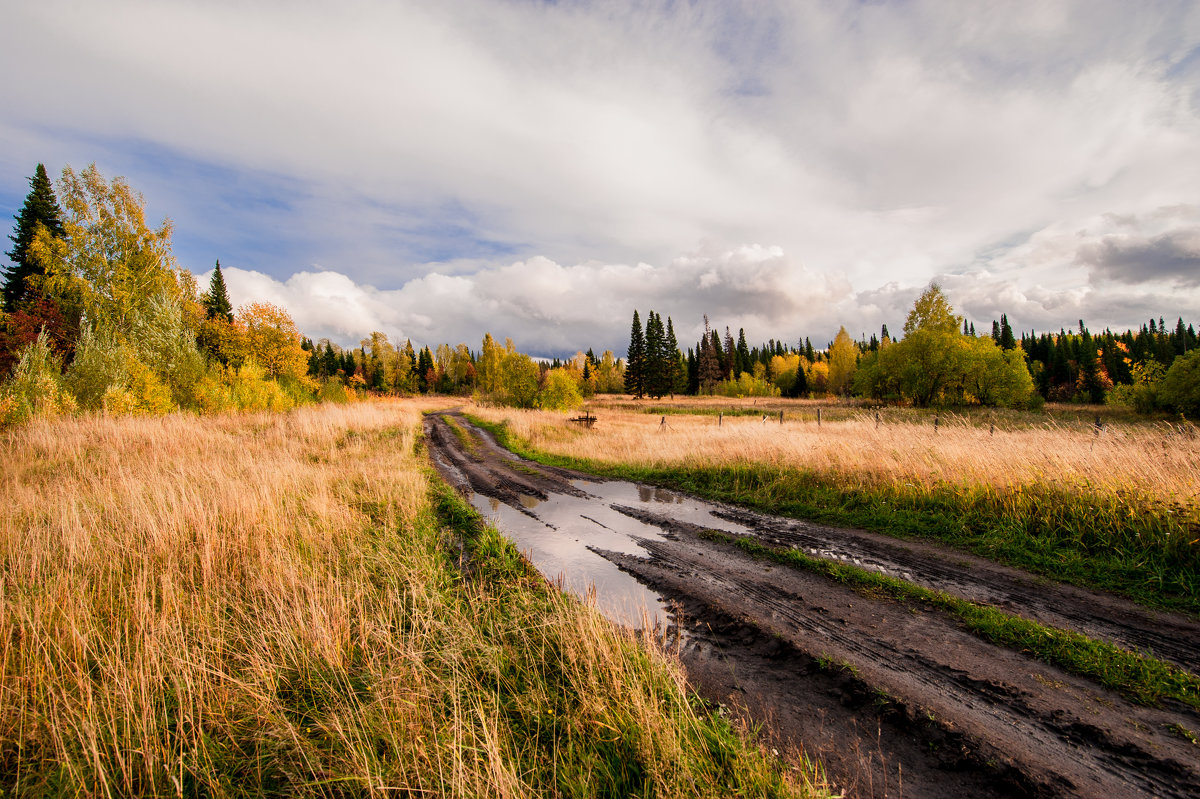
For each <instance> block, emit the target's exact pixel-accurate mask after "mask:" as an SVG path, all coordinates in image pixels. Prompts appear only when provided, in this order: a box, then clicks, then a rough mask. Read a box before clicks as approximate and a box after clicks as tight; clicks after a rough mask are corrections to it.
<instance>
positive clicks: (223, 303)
mask: <svg viewBox="0 0 1200 799" xmlns="http://www.w3.org/2000/svg"><path fill="white" fill-rule="evenodd" d="M200 302H201V303H202V304H203V305H204V310H205V312H206V313H207V314H208V318H209V319H212V318H214V317H222V318H224V319H225V321H226V322H232V321H233V304H232V303H230V302H229V292H228V291H226V289H225V278H224V276H223V275H222V274H221V262H220V260H218V261H217V265H216V266H215V267H213V273H212V277H211V278H209V281H208V291H206V292H204V294H203V295H201V297H200Z"/></svg>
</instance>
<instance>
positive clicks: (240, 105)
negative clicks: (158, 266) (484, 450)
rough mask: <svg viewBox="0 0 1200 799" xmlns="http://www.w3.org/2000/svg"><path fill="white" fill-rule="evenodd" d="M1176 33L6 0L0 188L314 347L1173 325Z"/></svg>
mask: <svg viewBox="0 0 1200 799" xmlns="http://www.w3.org/2000/svg"><path fill="white" fill-rule="evenodd" d="M1198 36H1200V7H1198V6H1196V5H1195V4H1186V3H1185V4H1177V5H1172V4H1149V5H1148V4H1130V3H1127V2H1123V0H1078V2H1063V3H1053V4H1046V3H1037V2H1028V3H1018V4H1016V5H1015V6H1014V4H1013V3H1009V2H997V3H973V4H969V5H967V4H962V3H960V2H957V1H956V0H915V1H914V2H906V3H854V4H849V3H847V4H840V3H828V4H817V3H804V4H796V3H789V2H782V0H781V1H780V2H772V0H765V1H764V2H757V3H752V4H730V3H701V4H689V3H669V2H662V3H657V2H649V3H644V2H632V1H631V2H612V3H588V2H581V3H562V4H555V3H533V2H516V1H514V2H494V1H493V0H462V2H455V3H432V4H431V3H418V2H393V1H392V0H352V2H349V3H343V4H339V5H338V6H336V7H335V6H332V5H327V4H320V3H315V4H313V3H309V4H295V3H288V2H285V0H262V2H258V3H254V4H250V5H247V4H243V3H233V2H221V1H218V2H203V3H201V2H199V1H198V0H195V1H194V2H190V1H188V0H167V1H164V2H144V1H143V0H113V1H112V2H107V3H104V4H86V3H85V4H78V3H72V2H68V0H42V2H38V3H8V4H3V6H2V7H0V69H3V70H4V71H5V72H7V73H9V74H14V75H16V74H20V75H21V76H22V78H21V80H12V81H6V82H3V84H0V106H2V107H4V108H5V115H4V119H3V120H0V137H2V138H3V140H4V141H5V143H6V147H5V149H4V152H0V186H3V187H4V189H3V191H2V192H0V194H3V196H2V197H0V203H2V204H3V205H5V206H9V207H14V208H15V207H17V206H18V205H19V202H20V197H21V196H23V192H24V191H25V187H26V184H25V182H24V178H25V176H27V175H28V174H30V172H31V170H32V164H34V163H36V162H37V161H45V162H46V163H47V166H48V167H50V168H51V170H52V171H53V170H55V169H57V168H59V167H61V165H62V164H64V163H67V162H70V163H72V164H73V165H75V166H76V167H79V166H82V165H83V164H86V163H88V162H90V161H92V160H96V161H98V162H99V166H100V168H101V169H102V171H104V172H105V174H107V175H110V176H112V175H117V174H123V175H125V176H126V177H127V178H128V179H129V181H130V183H131V185H133V186H135V187H137V188H138V189H140V190H141V191H143V192H144V193H145V194H146V197H147V201H148V211H149V214H150V216H151V217H152V218H155V219H157V218H161V217H162V216H164V215H169V216H170V217H171V218H172V219H173V220H174V221H175V223H176V231H177V234H176V252H177V254H178V255H179V257H180V260H181V262H182V263H184V264H185V265H187V266H189V267H191V268H193V269H196V270H200V269H207V268H208V267H209V266H211V263H212V262H213V260H215V259H216V258H220V259H221V262H222V265H223V266H224V267H226V268H227V269H230V270H231V271H232V270H234V269H237V270H240V271H242V272H245V273H246V274H247V275H249V274H250V273H258V274H259V275H260V277H258V278H255V279H254V280H251V279H250V278H247V286H248V287H249V286H251V285H253V286H256V287H257V288H255V289H254V290H256V291H257V290H261V291H263V292H268V293H272V292H273V293H274V295H275V296H278V297H288V298H290V301H293V302H296V303H300V304H301V305H300V306H298V307H297V309H296V311H295V313H296V315H297V317H298V318H299V317H301V316H305V317H306V318H311V319H312V320H313V323H314V325H316V326H317V327H318V328H319V329H320V330H323V331H327V332H328V333H329V334H330V335H335V334H336V335H337V336H339V337H340V336H345V337H350V338H352V337H354V336H357V335H360V334H359V333H356V332H354V330H356V329H357V327H355V325H356V324H357V325H358V326H361V325H362V324H364V323H366V322H367V321H369V322H370V323H371V324H372V325H375V324H378V325H380V326H383V325H389V324H390V325H394V326H395V327H396V328H397V329H403V330H405V331H413V333H412V334H413V335H414V337H422V338H423V337H425V336H429V337H430V339H431V340H446V339H461V340H464V341H468V342H469V341H473V340H474V339H475V338H476V337H477V335H478V333H479V332H480V330H481V329H495V331H496V332H499V329H500V328H502V327H507V328H508V329H509V330H512V331H514V332H516V334H517V335H516V336H514V337H516V338H518V339H520V337H521V336H522V335H526V334H528V335H529V336H531V337H534V340H535V341H537V343H538V345H539V346H543V347H545V348H547V349H549V350H553V349H556V348H563V349H571V350H573V349H574V348H576V347H579V346H585V345H587V344H590V343H591V342H594V341H595V342H598V341H599V340H600V339H601V338H604V337H606V336H608V337H609V339H610V340H611V334H608V333H606V332H604V331H608V330H612V329H616V328H625V327H627V325H628V321H627V317H628V316H629V314H630V312H631V310H632V307H634V306H635V305H636V306H637V307H639V308H641V309H642V310H643V311H644V310H646V308H647V307H654V308H655V309H656V310H661V311H663V312H664V313H673V314H674V315H675V316H676V317H677V321H679V322H680V323H681V324H686V325H687V326H688V328H689V333H688V335H689V336H694V335H695V332H696V331H695V327H696V326H697V325H698V324H702V323H701V321H700V319H701V316H702V314H703V313H708V314H709V316H710V318H712V319H714V321H716V323H717V324H721V325H724V324H726V323H728V324H731V325H738V326H740V325H744V326H746V327H747V330H748V335H751V333H750V332H749V331H750V330H752V329H757V330H759V331H760V333H759V335H763V336H775V337H778V336H781V335H785V334H786V335H793V334H795V335H812V336H813V337H814V339H815V338H817V337H818V336H820V337H821V338H825V337H827V336H829V337H831V336H832V333H833V332H836V330H837V327H838V325H839V324H843V323H844V324H847V325H848V326H854V327H858V328H860V330H858V331H856V334H857V333H858V332H867V333H868V334H869V332H870V331H871V330H873V329H874V328H876V327H878V325H880V324H882V323H888V324H889V327H895V326H896V325H898V324H899V323H901V322H902V321H903V317H904V315H905V313H906V311H907V306H908V305H909V304H911V299H912V298H913V297H915V295H916V293H919V291H920V289H921V288H922V287H923V286H924V285H926V284H927V283H928V281H929V280H930V279H934V278H938V279H943V280H944V281H945V282H946V284H947V285H948V286H950V285H953V286H954V287H955V291H957V292H960V294H961V297H962V300H961V301H960V302H961V304H962V307H963V310H964V312H966V313H968V314H971V315H978V316H979V318H980V320H981V321H984V320H985V319H987V320H988V321H990V318H989V317H988V315H989V314H992V313H998V312H1008V313H1009V316H1010V318H1012V317H1013V315H1014V312H1019V313H1021V314H1026V313H1027V314H1028V319H1029V320H1038V324H1042V322H1043V320H1047V321H1048V323H1049V324H1052V325H1053V326H1054V327H1055V328H1057V327H1058V326H1059V324H1061V323H1062V321H1063V320H1061V319H1058V318H1052V314H1054V313H1057V312H1062V313H1066V312H1068V311H1069V312H1070V313H1072V314H1074V313H1076V312H1083V313H1085V315H1086V316H1088V317H1089V318H1098V317H1099V316H1100V315H1101V313H1106V314H1107V313H1110V310H1111V312H1112V314H1113V315H1112V316H1110V317H1106V319H1109V318H1111V319H1114V320H1115V319H1118V318H1124V316H1125V314H1124V312H1123V311H1122V310H1121V308H1120V306H1119V304H1114V303H1113V301H1112V300H1113V299H1119V298H1120V297H1121V296H1125V297H1126V298H1128V299H1129V302H1130V304H1131V311H1132V310H1133V307H1134V306H1136V307H1139V308H1140V307H1141V304H1142V303H1143V301H1144V300H1145V301H1148V299H1149V298H1151V297H1160V298H1165V299H1166V300H1168V301H1169V302H1171V303H1172V306H1171V307H1175V308H1178V309H1179V310H1180V311H1181V312H1182V313H1183V315H1185V316H1189V317H1194V316H1196V315H1197V313H1200V301H1198V299H1197V293H1196V291H1194V289H1195V288H1196V281H1195V277H1194V275H1195V264H1194V252H1195V247H1194V240H1193V239H1192V238H1190V237H1191V236H1192V233H1190V232H1189V231H1192V230H1195V229H1196V223H1195V220H1194V218H1189V219H1183V218H1179V219H1176V220H1175V221H1173V222H1172V221H1170V220H1166V221H1161V220H1160V221H1156V220H1157V219H1158V217H1157V216H1156V215H1157V214H1159V213H1160V209H1163V208H1175V207H1180V206H1184V205H1187V204H1190V203H1194V202H1195V186H1196V185H1200V113H1198V109H1200V103H1198V102H1197V98H1198V97H1200V66H1198V65H1200V59H1197V57H1196V49H1195V42H1196V41H1197V37H1198ZM31 63H36V64H38V69H36V70H30V69H28V68H27V65H28V64H31ZM1118 217H1119V218H1123V219H1132V220H1135V224H1134V226H1133V227H1128V226H1126V227H1121V226H1120V225H1119V224H1118V223H1117V222H1116V221H1114V220H1117V219H1118ZM1080 231H1085V234H1084V235H1082V236H1080V235H1079V232H1080ZM748 242H751V243H753V242H759V243H762V244H761V245H759V244H747V243H748ZM1189 248H1190V249H1189ZM680 253H687V254H686V255H682V256H681V255H680ZM1189 253H1191V255H1189ZM1188 258H1193V260H1192V261H1188V260H1187V259H1188ZM1189 268H1190V269H1191V270H1192V271H1191V272H1190V273H1189V271H1188V270H1189ZM325 274H335V275H339V276H341V277H342V278H343V279H344V280H345V281H348V283H349V284H351V285H352V286H353V287H354V290H353V291H351V289H349V288H345V292H349V294H346V296H342V295H336V296H338V297H339V299H337V300H336V301H333V300H331V301H330V302H331V303H332V305H331V306H330V307H331V309H334V310H328V311H322V309H321V308H320V307H319V306H320V302H321V300H320V299H319V298H320V297H321V292H327V291H332V290H333V289H332V288H331V287H330V286H326V285H324V284H323V283H321V281H317V280H316V278H315V277H313V276H318V275H325ZM1133 274H1136V275H1137V276H1138V279H1140V280H1145V281H1149V282H1150V283H1153V284H1154V286H1153V287H1143V286H1139V285H1136V284H1135V283H1133V282H1130V280H1131V278H1130V275H1133ZM1189 274H1190V275H1191V276H1190V277H1189ZM459 279H461V280H459ZM323 280H326V281H329V280H332V278H329V277H326V278H323ZM255 281H257V282H255ZM1166 283H1170V284H1171V285H1173V286H1177V287H1182V288H1184V289H1187V290H1186V291H1181V292H1171V291H1168V290H1166V289H1165V288H1164V287H1163V286H1164V285H1165V284H1166ZM372 287H374V288H372ZM343 288H344V287H343ZM1131 289H1133V291H1131ZM247 290H248V291H249V290H250V289H249V288H248V289H247ZM355 292H357V293H355ZM521 292H523V293H521ZM351 295H353V296H355V297H357V299H356V300H355V302H359V303H361V304H360V305H358V306H354V305H353V304H352V303H351V300H350V296H351ZM330 296H335V295H330ZM410 298H426V299H425V300H424V301H422V300H421V299H410ZM428 298H433V299H428ZM452 298H457V300H458V304H456V302H455V300H454V299H452ZM952 299H954V297H952ZM430 303H432V304H435V305H436V308H426V307H424V306H425V304H430ZM289 307H290V306H289ZM675 308H677V309H678V310H677V311H673V310H672V309H675ZM337 309H340V310H337ZM1138 313H1139V314H1140V313H1141V311H1140V310H1139V311H1138ZM1068 321H1069V320H1068ZM1014 323H1015V322H1014ZM439 324H445V325H447V328H446V331H445V333H439V332H438V330H437V325H439ZM301 326H302V327H304V325H303V324H302V325H301ZM789 330H790V331H792V333H788V332H787V331H789ZM339 331H340V332H339ZM572 331H574V333H573V332H572ZM809 331H812V332H811V333H810V332H809ZM367 332H369V331H367ZM406 335H407V333H406ZM572 335H574V336H575V338H576V339H577V340H575V339H572ZM681 338H683V336H682V335H681ZM614 343H615V342H614Z"/></svg>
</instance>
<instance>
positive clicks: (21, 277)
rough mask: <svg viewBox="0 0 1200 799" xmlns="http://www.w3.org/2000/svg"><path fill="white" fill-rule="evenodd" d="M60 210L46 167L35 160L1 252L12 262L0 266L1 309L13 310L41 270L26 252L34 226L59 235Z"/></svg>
mask: <svg viewBox="0 0 1200 799" xmlns="http://www.w3.org/2000/svg"><path fill="white" fill-rule="evenodd" d="M61 215H62V211H61V210H60V209H59V207H58V200H57V199H55V197H54V188H53V187H52V186H51V185H50V178H49V177H48V176H47V175H46V167H45V166H43V165H42V164H38V165H37V168H36V169H35V170H34V172H33V177H31V178H30V179H29V194H28V195H27V196H26V197H25V205H23V206H21V210H20V212H19V213H18V214H17V215H16V216H14V217H13V219H15V220H16V221H17V224H16V227H15V229H14V231H13V235H11V236H9V239H11V240H12V242H13V245H14V246H13V248H12V249H11V250H10V251H8V252H7V253H5V255H7V256H8V257H9V259H10V260H11V261H12V266H10V267H8V268H7V269H5V270H4V287H3V289H2V291H3V295H4V310H6V311H15V310H16V309H17V307H18V306H19V305H20V304H21V302H22V300H24V299H26V295H27V292H28V290H29V285H28V281H29V278H31V277H33V276H35V275H41V274H44V272H45V270H44V269H43V267H42V266H41V264H39V263H37V262H35V261H34V260H33V258H32V257H31V255H30V253H29V245H30V244H32V243H33V237H34V235H35V234H36V233H37V230H38V227H39V226H42V227H45V228H46V230H48V231H49V232H50V235H52V236H54V237H55V238H62V237H63V236H64V235H65V232H64V230H63V224H62V220H61Z"/></svg>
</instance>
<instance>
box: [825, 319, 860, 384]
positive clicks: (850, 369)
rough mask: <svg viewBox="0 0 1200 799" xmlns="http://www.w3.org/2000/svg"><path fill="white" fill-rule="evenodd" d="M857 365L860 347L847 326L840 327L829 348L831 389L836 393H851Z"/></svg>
mask: <svg viewBox="0 0 1200 799" xmlns="http://www.w3.org/2000/svg"><path fill="white" fill-rule="evenodd" d="M857 365H858V347H857V346H855V344H854V341H853V340H852V339H851V338H850V334H849V333H847V332H846V328H845V327H842V328H839V329H838V334H837V336H836V337H835V338H834V339H833V346H831V347H830V348H829V391H830V392H832V393H834V394H849V393H850V383H851V382H852V381H853V380H854V369H855V367H856V366H857Z"/></svg>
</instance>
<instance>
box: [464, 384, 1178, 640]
mask: <svg viewBox="0 0 1200 799" xmlns="http://www.w3.org/2000/svg"><path fill="white" fill-rule="evenodd" d="M691 404H695V403H691ZM691 404H685V405H684V407H691ZM700 407H704V406H700ZM473 413H474V414H475V416H476V417H478V418H479V419H480V420H481V421H483V422H485V423H487V424H488V425H490V426H492V427H493V428H494V429H496V431H497V434H498V435H500V436H501V437H502V438H503V440H504V441H505V442H506V443H507V445H508V446H510V447H511V448H513V449H514V451H517V452H519V453H521V454H523V455H526V456H528V457H535V458H537V459H540V460H543V461H545V462H548V463H553V464H555V465H561V466H571V467H575V468H579V469H582V470H585V471H590V472H594V473H597V474H602V475H608V476H614V477H624V478H628V479H634V480H640V481H643V482H649V483H653V484H658V485H664V486H670V487H673V488H677V489H680V490H683V491H688V492H690V493H694V494H698V495H700V496H706V497H709V498H713V499H718V500H722V501H728V502H736V503H739V504H743V505H747V506H750V507H755V508H759V509H762V510H765V511H768V512H771V513H778V514H783V515H788V516H793V517H797V518H805V519H811V520H814V521H819V522H823V523H827V524H833V525H844V526H853V527H862V528H866V529H871V530H876V531H879V532H884V533H887V534H890V535H895V536H899V537H924V538H932V539H935V540H939V541H942V542H944V543H948V544H951V545H953V546H956V547H960V548H962V549H964V550H967V551H970V552H974V553H976V554H979V555H982V556H984V557H988V558H991V559H994V560H997V561H999V562H1003V563H1007V564H1009V565H1013V566H1017V567H1019V568H1023V569H1026V570H1029V571H1032V572H1034V573H1037V574H1041V575H1044V576H1046V577H1049V578H1051V579H1054V580H1059V581H1063V582H1068V583H1073V584H1076V585H1081V586H1086V587H1090V588H1099V589H1102V590H1108V591H1112V592H1115V593H1119V594H1122V595H1124V596H1127V597H1129V598H1131V599H1134V600H1135V601H1137V602H1140V603H1142V604H1144V605H1146V606H1148V607H1154V608H1162V609H1168V610H1176V611H1181V612H1184V613H1188V614H1191V615H1193V616H1200V446H1198V444H1197V439H1196V438H1195V431H1194V430H1193V429H1191V428H1188V427H1182V428H1181V427H1177V426H1170V425H1161V424H1160V425H1149V426H1146V425H1141V426H1125V425H1120V424H1116V423H1113V424H1112V425H1110V426H1109V427H1107V428H1105V429H1104V430H1102V431H1101V432H1099V433H1097V431H1096V429H1095V427H1094V425H1086V424H1083V422H1082V421H1077V422H1070V421H1068V422H1064V423H1063V424H1057V423H1041V424H1036V423H1034V422H1033V421H1032V419H1033V418H1034V417H1033V416H1032V415H1029V414H1026V415H1025V416H1023V417H1013V418H1011V419H1009V418H1008V417H1005V419H1006V422H1005V423H1004V425H1003V426H1001V425H996V428H997V429H995V430H993V428H992V423H989V424H988V425H987V426H981V425H978V424H976V423H975V422H974V421H972V420H971V419H962V418H958V417H952V416H946V417H945V418H942V419H941V420H940V422H941V423H940V425H939V428H938V429H937V431H936V432H935V431H934V430H933V428H932V425H931V424H929V423H928V421H927V420H926V419H925V417H924V416H923V415H919V414H918V415H904V416H901V415H897V414H898V412H897V411H894V410H892V411H889V413H891V414H892V416H891V417H890V419H888V420H881V421H880V422H879V423H877V422H876V420H875V417H874V413H873V412H865V413H864V412H857V413H854V414H853V415H847V416H846V417H845V418H844V419H843V420H842V421H830V422H826V423H824V424H822V425H821V426H817V425H816V424H814V423H812V422H806V421H797V422H791V423H785V424H783V425H780V424H779V423H778V422H777V421H771V420H768V422H767V423H765V424H764V423H762V422H761V421H758V420H744V419H737V418H732V419H729V420H728V421H727V422H726V423H724V424H722V425H720V426H718V425H716V424H715V422H714V420H712V419H711V418H709V417H706V416H703V415H695V414H689V415H682V416H675V417H672V419H671V421H670V422H668V424H667V425H665V426H663V425H661V424H660V423H659V421H660V420H659V419H658V418H656V417H651V416H648V415H647V414H644V413H640V412H636V411H622V410H619V409H617V408H615V407H614V408H612V409H610V410H609V411H607V412H606V413H603V414H601V418H600V421H599V423H598V424H597V425H596V427H595V428H593V429H592V430H590V431H579V430H574V429H570V428H569V427H568V426H566V425H563V424H562V423H561V421H560V420H559V419H558V417H556V416H555V415H554V414H549V413H545V412H519V411H513V410H510V409H503V410H502V409H494V408H478V409H476V410H474V411H473ZM785 417H787V412H786V411H785ZM497 425H503V426H504V427H503V429H500V428H497V427H496V426H497Z"/></svg>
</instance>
